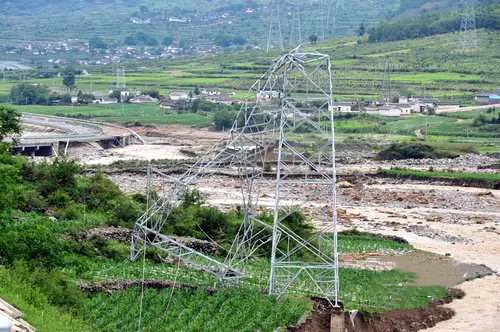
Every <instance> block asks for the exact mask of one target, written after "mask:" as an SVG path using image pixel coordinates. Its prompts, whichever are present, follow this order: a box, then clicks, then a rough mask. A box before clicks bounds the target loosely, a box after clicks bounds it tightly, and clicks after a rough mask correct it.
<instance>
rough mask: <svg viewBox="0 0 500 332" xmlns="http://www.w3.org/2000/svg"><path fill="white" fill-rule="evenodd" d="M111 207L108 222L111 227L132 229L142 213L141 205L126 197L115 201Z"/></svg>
mask: <svg viewBox="0 0 500 332" xmlns="http://www.w3.org/2000/svg"><path fill="white" fill-rule="evenodd" d="M110 205H112V209H111V215H110V218H109V220H108V222H107V224H108V225H110V226H124V227H131V226H132V225H133V224H134V222H135V221H136V220H137V218H139V216H140V215H141V213H142V208H141V206H140V204H139V203H137V202H135V201H134V200H132V199H131V198H129V197H126V196H125V197H122V198H120V199H115V200H113V201H112V203H111V204H110Z"/></svg>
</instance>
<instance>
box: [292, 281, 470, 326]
mask: <svg viewBox="0 0 500 332" xmlns="http://www.w3.org/2000/svg"><path fill="white" fill-rule="evenodd" d="M464 295H465V294H464V293H463V292H462V291H460V290H457V289H452V288H450V289H449V290H448V297H447V298H446V299H444V300H438V301H433V302H432V303H431V304H430V305H429V306H428V307H426V308H421V309H399V310H392V311H388V312H386V313H384V314H364V313H360V312H353V313H349V312H343V311H342V310H341V309H338V308H332V307H331V306H330V304H329V303H328V301H326V300H324V299H320V298H312V300H313V301H314V310H313V312H312V313H311V315H310V316H309V317H308V318H306V319H305V321H303V322H302V323H299V325H297V326H291V327H289V328H288V331H290V332H323V331H325V332H326V331H328V332H330V331H335V332H337V331H338V332H399V331H401V332H403V331H404V332H414V331H415V332H416V331H419V330H422V329H426V328H429V327H433V326H435V325H436V324H437V323H439V322H441V321H444V320H448V319H450V318H451V317H453V315H454V312H453V310H451V309H449V308H445V307H443V304H445V303H449V302H451V301H452V300H453V299H460V298H463V297H464Z"/></svg>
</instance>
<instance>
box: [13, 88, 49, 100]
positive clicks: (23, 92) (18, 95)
mask: <svg viewBox="0 0 500 332" xmlns="http://www.w3.org/2000/svg"><path fill="white" fill-rule="evenodd" d="M10 99H11V100H12V102H13V103H14V104H18V105H21V104H22V105H31V104H46V103H47V102H48V100H49V89H48V88H47V87H46V86H40V85H36V84H31V83H19V84H17V85H15V86H13V87H12V89H11V91H10Z"/></svg>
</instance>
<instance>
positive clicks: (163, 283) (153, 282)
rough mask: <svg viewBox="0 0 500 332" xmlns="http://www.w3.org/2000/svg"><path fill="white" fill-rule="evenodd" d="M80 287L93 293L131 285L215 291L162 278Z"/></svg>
mask: <svg viewBox="0 0 500 332" xmlns="http://www.w3.org/2000/svg"><path fill="white" fill-rule="evenodd" d="M79 287H80V289H81V291H82V292H84V293H88V294H95V293H102V292H104V293H108V294H112V293H114V292H118V291H123V290H127V289H129V288H133V287H144V288H152V289H164V288H173V289H188V290H192V291H195V290H198V289H204V290H206V291H207V292H208V293H210V294H213V293H215V291H216V290H215V288H210V287H209V288H206V287H203V288H201V287H197V286H193V285H188V284H179V283H175V282H171V281H164V280H144V281H142V280H119V281H110V282H103V283H88V284H80V285H79Z"/></svg>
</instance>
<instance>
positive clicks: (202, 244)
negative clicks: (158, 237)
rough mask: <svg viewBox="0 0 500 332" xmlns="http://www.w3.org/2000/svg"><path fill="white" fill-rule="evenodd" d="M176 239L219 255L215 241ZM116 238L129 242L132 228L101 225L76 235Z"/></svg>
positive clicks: (101, 238)
mask: <svg viewBox="0 0 500 332" xmlns="http://www.w3.org/2000/svg"><path fill="white" fill-rule="evenodd" d="M171 238H172V239H174V240H175V241H177V242H179V243H181V244H183V245H185V246H186V247H189V248H192V249H194V250H197V251H201V252H203V253H206V254H210V255H219V254H220V253H219V248H218V247H217V245H216V244H215V243H213V242H209V241H204V240H200V239H195V238H190V237H182V236H171ZM96 239H99V240H114V241H118V242H126V243H129V242H130V240H131V239H132V230H131V229H128V228H122V227H99V228H93V229H90V230H88V231H86V232H83V233H80V234H78V235H77V236H76V240H80V241H81V240H96Z"/></svg>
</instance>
